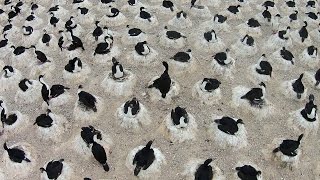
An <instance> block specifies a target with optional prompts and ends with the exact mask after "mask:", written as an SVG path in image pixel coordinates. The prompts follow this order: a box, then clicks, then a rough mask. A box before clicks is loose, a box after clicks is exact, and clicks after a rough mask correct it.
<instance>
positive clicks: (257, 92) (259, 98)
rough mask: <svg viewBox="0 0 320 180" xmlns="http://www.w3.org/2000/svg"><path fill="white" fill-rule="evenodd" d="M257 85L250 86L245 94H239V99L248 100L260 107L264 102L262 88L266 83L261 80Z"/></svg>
mask: <svg viewBox="0 0 320 180" xmlns="http://www.w3.org/2000/svg"><path fill="white" fill-rule="evenodd" d="M259 85H260V87H259V88H252V89H251V90H250V91H249V92H247V93H246V94H245V95H243V96H241V99H246V100H248V101H249V103H250V104H251V105H252V106H256V107H259V108H262V105H263V104H264V103H265V101H264V98H263V97H264V94H263V93H264V92H263V89H264V88H265V87H266V85H265V84H264V83H263V82H261V83H260V84H259Z"/></svg>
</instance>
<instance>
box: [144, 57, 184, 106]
mask: <svg viewBox="0 0 320 180" xmlns="http://www.w3.org/2000/svg"><path fill="white" fill-rule="evenodd" d="M162 64H163V66H164V67H165V70H164V72H163V73H162V74H161V76H160V77H159V76H156V77H154V78H152V79H151V81H150V82H149V83H148V88H150V90H149V92H150V96H151V99H152V100H153V101H155V100H164V101H165V102H170V101H171V99H172V98H173V97H175V96H177V95H178V94H179V90H180V86H179V85H178V84H177V82H175V81H174V80H172V79H171V77H170V75H169V66H168V63H167V62H165V61H164V62H162Z"/></svg>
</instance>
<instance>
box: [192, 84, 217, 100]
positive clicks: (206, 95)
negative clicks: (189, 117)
mask: <svg viewBox="0 0 320 180" xmlns="http://www.w3.org/2000/svg"><path fill="white" fill-rule="evenodd" d="M220 85H221V82H220V81H219V80H217V79H215V78H203V80H200V81H198V82H197V83H196V84H195V85H194V87H193V89H192V96H193V97H195V98H198V99H200V101H201V102H202V103H204V104H207V105H212V104H215V103H218V102H219V100H220V99H221V90H220Z"/></svg>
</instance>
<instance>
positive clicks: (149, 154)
mask: <svg viewBox="0 0 320 180" xmlns="http://www.w3.org/2000/svg"><path fill="white" fill-rule="evenodd" d="M152 143H153V141H149V142H148V143H147V145H146V146H145V147H144V148H142V149H141V150H139V151H138V152H137V153H136V154H135V156H134V158H133V162H132V164H133V165H135V168H134V173H133V174H134V175H135V176H138V175H139V173H140V171H141V170H147V169H148V168H149V167H150V166H151V165H152V163H153V162H154V161H155V159H156V156H155V153H154V150H153V148H152V147H151V145H152Z"/></svg>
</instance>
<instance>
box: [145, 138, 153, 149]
mask: <svg viewBox="0 0 320 180" xmlns="http://www.w3.org/2000/svg"><path fill="white" fill-rule="evenodd" d="M152 143H153V141H152V140H151V141H149V142H148V143H147V145H146V147H147V148H149V149H150V148H151V145H152Z"/></svg>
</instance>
